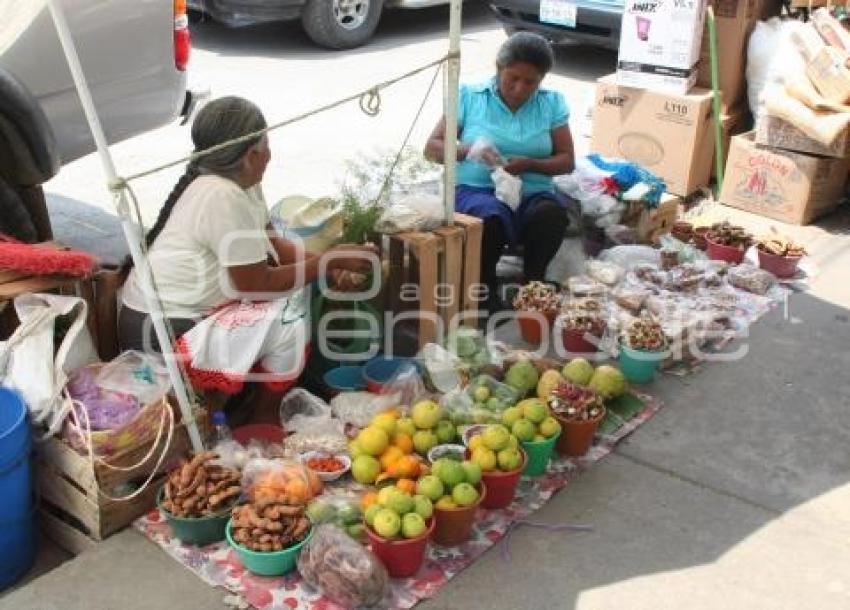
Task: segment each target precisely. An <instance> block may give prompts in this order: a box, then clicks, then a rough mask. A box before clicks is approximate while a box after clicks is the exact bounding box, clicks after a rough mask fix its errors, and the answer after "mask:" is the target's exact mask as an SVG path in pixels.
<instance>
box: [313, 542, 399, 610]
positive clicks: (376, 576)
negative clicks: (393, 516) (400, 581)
mask: <svg viewBox="0 0 850 610" xmlns="http://www.w3.org/2000/svg"><path fill="white" fill-rule="evenodd" d="M297 565H298V571H299V572H300V573H301V576H302V577H303V578H304V580H305V582H307V584H309V585H310V586H311V587H313V588H315V589H318V590H319V591H321V592H322V594H324V595H325V596H326V597H328V598H329V599H331V600H332V601H334V602H335V603H337V604H339V605H340V606H343V607H344V608H360V607H369V606H385V605H386V604H385V603H384V602H385V601H386V597H387V596H388V594H389V576H388V575H387V570H386V568H384V566H383V564H382V563H381V562H380V560H379V559H378V558H377V557H375V555H373V554H372V553H371V552H369V551H367V550H366V549H365V548H364V547H363V546H361V545H360V544H358V543H357V542H355V541H354V540H352V539H351V538H350V537H349V536H348V535H346V534H345V533H344V532H343V531H342V530H340V529H337V528H336V527H334V526H333V525H320V526H319V527H317V528H316V531H315V532H314V533H313V537H312V538H311V539H310V541H309V542H307V544H305V545H304V547H303V548H302V549H301V553H300V554H299V555H298V559H297Z"/></svg>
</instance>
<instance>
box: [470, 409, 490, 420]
mask: <svg viewBox="0 0 850 610" xmlns="http://www.w3.org/2000/svg"><path fill="white" fill-rule="evenodd" d="M490 418H491V414H490V411H488V410H487V408H486V407H483V406H482V407H478V408H475V409H473V411H472V421H474V422H475V423H476V424H486V423H487V422H489V421H490Z"/></svg>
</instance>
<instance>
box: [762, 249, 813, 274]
mask: <svg viewBox="0 0 850 610" xmlns="http://www.w3.org/2000/svg"><path fill="white" fill-rule="evenodd" d="M758 253H759V267H761V268H762V269H764V270H765V271H770V272H771V273H772V274H773V275H775V276H776V277H782V278H786V277H794V276H795V275H796V274H797V265H798V264H799V262H800V259H801V258H803V257H802V256H777V255H776V254H770V253H768V252H764V251H762V250H758Z"/></svg>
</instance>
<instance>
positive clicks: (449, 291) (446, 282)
mask: <svg viewBox="0 0 850 610" xmlns="http://www.w3.org/2000/svg"><path fill="white" fill-rule="evenodd" d="M434 233H436V234H437V235H439V236H441V237H442V238H443V248H442V250H443V252H442V255H441V259H442V261H441V262H442V264H441V266H440V272H441V276H440V290H439V293H438V294H439V300H440V301H441V303H440V305H441V313H442V318H443V327H444V330H445V331H448V329H450V328H452V327H453V326H454V325H455V324H456V322H457V314H458V313H459V312H460V311H461V301H462V299H463V262H464V261H463V235H464V230H463V228H462V227H459V226H454V227H440V228H438V229H436V230H435V231H434ZM440 339H442V337H440Z"/></svg>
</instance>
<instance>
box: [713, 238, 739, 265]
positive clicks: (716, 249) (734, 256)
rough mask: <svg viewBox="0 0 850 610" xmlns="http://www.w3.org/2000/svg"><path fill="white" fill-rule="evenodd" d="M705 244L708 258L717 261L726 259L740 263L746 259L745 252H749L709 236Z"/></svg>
mask: <svg viewBox="0 0 850 610" xmlns="http://www.w3.org/2000/svg"><path fill="white" fill-rule="evenodd" d="M705 244H706V250H705V251H706V253H707V254H708V258H710V259H712V260H715V261H726V262H727V263H732V264H733V265H740V264H741V263H742V262H743V261H744V254H746V252H747V251H746V250H740V249H739V248H733V247H732V246H724V245H723V244H718V243H717V242H715V241H712V240H711V239H709V238H708V237H706V238H705Z"/></svg>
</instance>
